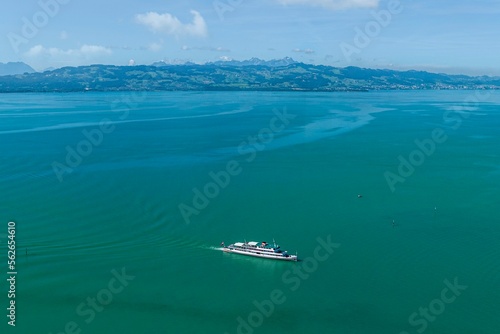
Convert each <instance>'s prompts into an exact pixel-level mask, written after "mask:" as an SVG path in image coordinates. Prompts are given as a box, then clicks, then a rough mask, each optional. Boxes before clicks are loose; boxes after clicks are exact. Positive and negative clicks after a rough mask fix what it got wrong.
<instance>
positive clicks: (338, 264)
mask: <svg viewBox="0 0 500 334" xmlns="http://www.w3.org/2000/svg"><path fill="white" fill-rule="evenodd" d="M471 101H477V103H476V102H471ZM499 107H500V93H498V92H491V93H484V92H483V93H476V92H473V91H454V92H444V91H443V92H439V91H431V92H415V91H411V92H372V93H335V94H315V93H261V92H259V93H256V92H255V93H235V92H230V93H218V92H211V93H177V92H175V93H120V94H118V93H116V94H115V93H85V94H83V93H81V94H7V95H1V96H0V155H1V157H2V158H1V160H0V194H1V197H0V224H1V225H0V239H1V243H2V254H1V256H2V261H1V262H2V263H4V265H2V271H3V272H4V274H2V275H4V277H7V271H8V269H7V266H6V263H5V260H6V259H7V248H6V242H7V240H8V239H7V238H6V236H7V223H8V222H9V221H13V222H15V223H16V242H17V244H16V245H17V261H16V262H17V268H16V269H17V272H18V274H17V280H16V298H15V301H16V327H15V328H12V326H9V325H8V324H7V321H8V319H7V317H6V316H5V315H6V314H7V311H6V310H5V309H6V308H7V307H8V303H9V299H8V298H7V291H8V290H9V287H8V285H7V282H6V280H5V279H2V284H1V285H0V288H1V294H0V295H1V296H2V297H1V298H0V300H1V303H2V309H3V310H4V311H3V312H4V313H5V315H4V314H2V319H3V323H2V324H1V325H0V326H1V327H2V333H4V332H5V333H10V332H12V333H14V332H16V333H54V334H55V333H61V332H63V333H64V332H66V333H72V332H75V333H77V332H78V331H80V332H79V333H263V334H264V333H339V334H344V333H346V334H351V333H360V334H361V333H363V334H379V333H380V334H382V333H384V334H387V333H394V334H400V333H402V332H403V333H404V332H407V333H410V334H414V333H422V332H425V333H429V334H431V333H432V334H437V333H439V334H449V333H454V334H472V333H474V334H485V333H488V334H498V333H499V332H500V322H499V320H498V314H499V311H500V306H499V305H500V304H499V303H498V300H499V298H500V291H499V289H498V282H499V280H500V262H499V255H500V247H499V242H498V239H499V237H500V226H499V223H500V219H499V218H500V214H499V213H498V209H497V208H498V204H499V197H498V189H499V185H500V154H499V147H500V145H499V144H500V134H499V132H498V129H499V127H500V112H499V110H500V109H499ZM277 115H281V116H277ZM284 115H289V116H284ZM433 131H442V134H441V136H440V137H439V138H440V140H439V142H436V141H433V145H434V146H435V147H434V148H433V147H432V145H431V144H429V141H431V140H433V139H432V138H433V135H432V134H433ZM85 133H86V134H87V135H89V134H92V135H93V137H92V136H90V138H92V140H93V141H94V143H91V142H90V141H89V140H88V138H87V137H86V136H85ZM259 134H260V137H259ZM252 138H253V139H252ZM415 140H419V141H423V142H425V143H427V144H428V145H431V146H428V149H430V148H432V150H430V151H428V152H427V153H429V154H426V153H420V152H421V151H422V149H420V148H419V147H418V146H417V144H416V143H415ZM72 150H75V152H76V155H77V156H75V155H71V157H70V158H68V159H67V155H68V151H72ZM78 150H80V153H83V154H80V153H78ZM400 156H401V157H402V158H403V159H405V160H407V161H410V160H411V159H413V160H411V161H413V162H417V165H418V166H414V167H413V169H414V170H413V171H412V172H411V173H409V174H411V175H406V176H405V177H402V176H401V175H399V174H398V167H399V164H400V160H399V157H400ZM418 158H420V160H418ZM228 163H231V164H232V165H231V166H232V167H231V168H232V169H231V171H232V172H234V173H232V174H233V175H231V174H229V173H228V172H227V170H228ZM62 166H63V167H62ZM54 168H56V169H55V170H54ZM387 172H390V173H393V174H391V175H393V176H394V175H396V176H399V179H398V181H397V182H395V183H393V189H391V187H390V185H389V184H388V182H387V179H386V175H387ZM211 173H212V174H211ZM214 174H216V175H225V176H226V178H222V179H221V180H222V181H221V180H219V182H220V184H221V185H219V186H216V187H215V188H214V184H215V183H214V182H213V177H212V176H213V175H214ZM227 175H229V178H227ZM221 177H222V176H221ZM402 180H404V182H402ZM207 187H208V188H207ZM210 187H211V188H210ZM206 189H208V191H209V196H208V197H212V198H206V199H205V200H201V202H198V204H196V203H193V200H195V197H196V194H197V191H200V192H202V193H203V192H204V191H205V190H206ZM392 190H394V191H392ZM210 191H211V193H210ZM358 194H360V195H362V197H361V198H358ZM198 201H200V199H198ZM180 206H181V207H182V208H187V207H190V208H191V209H189V210H191V211H188V213H186V212H184V216H183V214H182V212H181V210H180ZM329 237H330V238H331V241H332V242H333V243H337V244H340V246H339V247H338V248H335V249H334V251H333V253H331V254H329V253H326V251H325V250H323V249H322V250H321V253H320V254H321V255H322V258H321V260H319V259H318V257H317V256H316V257H315V255H318V254H319V253H317V252H316V249H317V247H318V246H320V245H321V243H320V242H319V241H318V238H321V239H322V240H327V239H328V238H329ZM273 238H275V239H276V241H277V242H278V243H280V244H281V246H282V247H283V248H284V249H287V250H288V251H289V252H291V253H295V252H298V255H299V258H301V259H303V260H304V261H302V262H298V263H296V264H293V263H283V262H276V261H272V260H263V259H255V258H248V257H244V256H238V255H232V254H225V253H223V252H221V251H220V250H219V249H218V247H219V244H220V242H221V241H225V242H226V243H230V242H236V241H243V240H244V239H246V240H247V241H251V240H255V241H263V240H267V241H271V240H272V239H273ZM327 255H328V256H327ZM113 270H115V274H113V273H112V271H113ZM122 270H124V271H125V274H126V275H127V276H128V278H127V279H124V281H120V280H118V279H116V274H117V273H118V272H122ZM122 279H123V277H122ZM455 279H456V280H457V282H458V284H459V285H461V286H467V288H465V289H463V290H460V291H459V292H458V294H457V295H454V294H453V293H452V292H451V291H450V290H448V291H447V292H446V293H445V295H444V296H445V298H447V300H449V299H450V298H451V297H455V298H452V299H453V301H452V302H449V303H444V302H443V301H442V292H443V289H445V288H446V287H447V285H446V283H444V281H445V280H448V281H449V282H451V283H453V282H454V280H455ZM111 290H113V291H114V292H111ZM273 293H274V294H275V295H274V297H275V298H274V299H277V300H278V302H275V303H274V304H272V303H271V302H266V301H267V300H270V299H271V297H272V294H273ZM276 293H278V295H279V298H276V297H277V296H278V295H276ZM88 298H89V299H88ZM92 299H95V300H96V301H95V304H89V303H91V302H92ZM89 300H90V302H89ZM270 303H271V304H270ZM255 304H259V305H264V311H259V309H258V307H257V306H256V305H255ZM92 305H94V306H92ZM441 306H444V309H440V307H441ZM266 307H267V308H266ZM429 307H431V311H429V312H430V313H429V314H428V315H427V317H428V318H427V319H426V317H425V316H423V315H420V314H419V312H420V310H419V309H420V308H429ZM432 310H433V311H432ZM414 312H417V315H416V316H415V315H414ZM432 312H434V313H432ZM412 315H413V318H412ZM240 317H241V319H243V321H244V322H245V325H241V319H240ZM409 318H412V319H413V320H412V321H410V320H409ZM238 319H240V320H238ZM424 327H425V328H424ZM405 334H406V333H405Z"/></svg>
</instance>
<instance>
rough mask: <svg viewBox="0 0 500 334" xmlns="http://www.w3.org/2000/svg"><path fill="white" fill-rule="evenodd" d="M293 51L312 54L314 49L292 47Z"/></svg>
mask: <svg viewBox="0 0 500 334" xmlns="http://www.w3.org/2000/svg"><path fill="white" fill-rule="evenodd" d="M292 51H293V52H299V53H305V54H312V53H314V50H311V49H293V50H292Z"/></svg>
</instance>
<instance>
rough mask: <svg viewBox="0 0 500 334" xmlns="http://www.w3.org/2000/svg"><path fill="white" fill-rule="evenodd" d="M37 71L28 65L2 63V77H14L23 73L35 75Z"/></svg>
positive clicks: (0, 65) (0, 68) (0, 72)
mask: <svg viewBox="0 0 500 334" xmlns="http://www.w3.org/2000/svg"><path fill="white" fill-rule="evenodd" d="M33 72H35V70H34V69H33V68H32V67H31V66H29V65H28V64H25V63H22V62H17V63H6V64H4V63H0V75H14V74H23V73H33Z"/></svg>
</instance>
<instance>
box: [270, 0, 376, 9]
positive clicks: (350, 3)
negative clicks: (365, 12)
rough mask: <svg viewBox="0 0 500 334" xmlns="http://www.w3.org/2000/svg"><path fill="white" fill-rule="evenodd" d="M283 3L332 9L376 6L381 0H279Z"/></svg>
mask: <svg viewBox="0 0 500 334" xmlns="http://www.w3.org/2000/svg"><path fill="white" fill-rule="evenodd" d="M277 1H278V2H279V3H281V4H283V5H309V6H313V7H323V8H327V9H332V10H342V9H349V8H375V7H377V6H378V4H379V1H380V0H277Z"/></svg>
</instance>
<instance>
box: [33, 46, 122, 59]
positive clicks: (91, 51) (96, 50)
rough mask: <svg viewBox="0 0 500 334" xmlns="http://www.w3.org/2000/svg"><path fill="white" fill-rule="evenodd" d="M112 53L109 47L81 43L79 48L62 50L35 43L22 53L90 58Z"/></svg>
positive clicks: (35, 55)
mask: <svg viewBox="0 0 500 334" xmlns="http://www.w3.org/2000/svg"><path fill="white" fill-rule="evenodd" d="M111 53H112V51H111V49H109V48H105V47H104V46H99V45H87V44H85V45H82V47H80V48H79V49H68V50H63V49H59V48H46V47H44V46H42V45H36V46H34V47H32V48H31V49H29V51H28V52H26V53H25V54H24V55H25V56H27V57H40V56H51V57H65V56H71V57H83V58H91V57H94V56H101V55H110V54H111Z"/></svg>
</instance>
